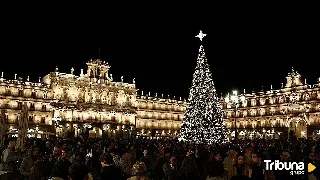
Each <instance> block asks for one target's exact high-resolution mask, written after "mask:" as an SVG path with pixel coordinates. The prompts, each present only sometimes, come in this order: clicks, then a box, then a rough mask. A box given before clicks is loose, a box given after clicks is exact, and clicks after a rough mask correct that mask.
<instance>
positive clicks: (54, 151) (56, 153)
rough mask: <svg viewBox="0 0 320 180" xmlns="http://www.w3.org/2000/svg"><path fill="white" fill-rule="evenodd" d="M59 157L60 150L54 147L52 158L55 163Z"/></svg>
mask: <svg viewBox="0 0 320 180" xmlns="http://www.w3.org/2000/svg"><path fill="white" fill-rule="evenodd" d="M60 155H61V149H60V147H59V146H55V147H54V148H53V156H54V159H55V160H56V161H57V160H58V158H59V157H60Z"/></svg>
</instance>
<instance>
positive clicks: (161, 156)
mask: <svg viewBox="0 0 320 180" xmlns="http://www.w3.org/2000/svg"><path fill="white" fill-rule="evenodd" d="M169 161H170V150H169V149H168V148H164V147H160V148H159V153H158V157H157V162H156V167H155V175H156V178H157V179H159V180H161V179H163V177H164V172H163V166H164V164H166V163H168V162H169Z"/></svg>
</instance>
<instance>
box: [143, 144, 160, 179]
mask: <svg viewBox="0 0 320 180" xmlns="http://www.w3.org/2000/svg"><path fill="white" fill-rule="evenodd" d="M140 161H141V162H143V163H144V164H145V165H146V167H147V173H146V175H147V176H148V177H149V178H151V177H153V176H154V169H155V163H156V162H155V160H154V156H153V154H152V153H149V150H148V149H147V148H144V150H143V157H142V158H141V159H140Z"/></svg>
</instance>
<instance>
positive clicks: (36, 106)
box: [0, 59, 185, 137]
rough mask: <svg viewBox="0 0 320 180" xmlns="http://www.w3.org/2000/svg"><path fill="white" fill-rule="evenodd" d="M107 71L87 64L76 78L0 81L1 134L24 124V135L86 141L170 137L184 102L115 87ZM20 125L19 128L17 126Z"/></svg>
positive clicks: (129, 87)
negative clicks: (100, 138)
mask: <svg viewBox="0 0 320 180" xmlns="http://www.w3.org/2000/svg"><path fill="white" fill-rule="evenodd" d="M110 67H111V66H109V65H108V63H105V62H102V61H101V60H99V59H98V60H94V61H93V60H90V61H89V62H88V63H87V72H86V73H84V72H83V69H81V73H80V75H79V76H77V75H75V74H74V69H73V68H72V69H71V73H70V74H67V73H61V72H59V69H58V68H56V69H55V72H51V73H49V74H48V75H46V76H44V77H43V78H39V82H37V83H34V82H30V81H29V77H28V78H27V80H26V81H24V80H23V79H22V78H20V77H19V78H17V75H15V77H14V80H8V79H5V78H4V75H3V74H4V73H3V72H2V74H1V78H0V108H1V114H0V127H1V129H2V131H1V132H2V134H3V133H7V134H9V135H12V136H17V134H18V131H19V130H20V131H21V130H22V129H21V127H20V126H21V122H22V121H26V123H27V126H28V127H27V131H28V136H31V137H41V136H48V135H54V134H56V135H58V136H67V135H69V136H70V135H71V136H81V135H88V136H89V137H103V136H114V137H115V136H119V135H120V136H122V137H132V136H136V135H143V136H174V135H175V134H176V133H177V132H178V130H179V128H180V124H181V120H182V118H183V111H184V103H185V102H184V101H181V99H180V101H177V100H174V99H170V98H169V97H168V98H163V97H162V98H159V97H151V96H150V93H149V95H143V94H142V95H140V96H139V95H137V89H136V85H135V80H134V79H133V82H132V83H125V82H123V77H121V82H114V81H113V78H112V74H109V69H110ZM19 123H20V125H19Z"/></svg>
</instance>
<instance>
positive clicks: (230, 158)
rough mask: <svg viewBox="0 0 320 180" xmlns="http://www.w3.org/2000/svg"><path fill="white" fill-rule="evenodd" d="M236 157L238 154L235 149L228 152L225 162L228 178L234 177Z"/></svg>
mask: <svg viewBox="0 0 320 180" xmlns="http://www.w3.org/2000/svg"><path fill="white" fill-rule="evenodd" d="M236 156H237V152H236V151H235V150H234V149H230V150H229V151H228V152H227V157H226V158H225V159H224V161H223V166H224V168H225V169H226V170H227V173H228V177H231V176H232V172H233V168H234V166H233V165H234V162H235V158H236Z"/></svg>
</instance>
